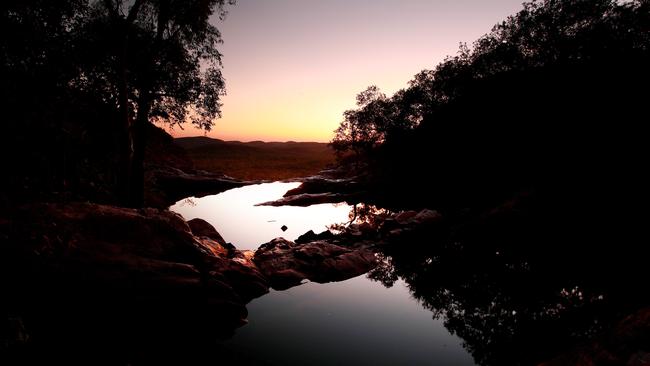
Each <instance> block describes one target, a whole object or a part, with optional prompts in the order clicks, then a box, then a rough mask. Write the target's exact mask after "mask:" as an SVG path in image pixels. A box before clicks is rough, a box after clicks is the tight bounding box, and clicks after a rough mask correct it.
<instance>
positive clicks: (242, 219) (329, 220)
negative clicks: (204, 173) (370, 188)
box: [170, 182, 350, 249]
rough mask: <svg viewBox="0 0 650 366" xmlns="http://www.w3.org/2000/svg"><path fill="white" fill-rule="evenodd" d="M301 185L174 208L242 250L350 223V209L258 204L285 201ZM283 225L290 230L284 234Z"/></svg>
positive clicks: (245, 190) (234, 192)
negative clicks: (206, 225) (286, 195)
mask: <svg viewBox="0 0 650 366" xmlns="http://www.w3.org/2000/svg"><path fill="white" fill-rule="evenodd" d="M299 185H300V183H280V182H276V183H266V184H259V185H252V186H246V187H242V188H236V189H231V190H229V191H226V192H223V193H221V194H217V195H213V196H207V197H203V198H191V199H190V201H191V202H190V201H188V200H182V201H179V202H177V203H176V204H175V205H173V206H172V207H171V208H170V209H171V210H172V211H174V212H177V213H179V214H181V215H183V217H184V218H185V219H186V220H191V219H193V218H197V217H199V218H202V219H204V220H205V221H207V222H209V223H210V224H212V225H213V226H214V227H215V228H216V229H217V231H218V232H219V233H220V234H221V235H222V236H223V238H224V239H225V240H226V241H227V242H231V243H233V244H234V245H235V247H237V248H238V249H257V247H258V246H260V244H263V243H266V242H268V241H270V240H271V239H273V238H277V237H283V238H286V239H289V240H295V239H296V238H298V236H300V235H302V234H304V233H305V232H307V231H309V230H313V231H314V232H316V233H319V232H321V231H323V230H326V229H327V226H328V225H331V224H335V223H342V222H346V221H348V214H349V213H350V206H348V205H346V204H338V205H332V204H323V205H314V206H309V207H290V206H283V207H271V206H255V204H258V203H263V202H267V201H273V200H276V199H278V198H281V197H282V195H284V193H286V192H287V191H288V190H290V189H293V188H296V187H297V186H299ZM282 225H286V226H287V227H288V229H287V231H285V232H283V231H282V230H281V229H280V228H281V227H282Z"/></svg>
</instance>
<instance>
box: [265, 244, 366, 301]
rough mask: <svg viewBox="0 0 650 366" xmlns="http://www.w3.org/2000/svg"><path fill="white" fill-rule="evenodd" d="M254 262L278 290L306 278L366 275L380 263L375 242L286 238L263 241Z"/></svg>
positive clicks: (325, 279) (324, 279)
mask: <svg viewBox="0 0 650 366" xmlns="http://www.w3.org/2000/svg"><path fill="white" fill-rule="evenodd" d="M253 262H254V263H255V264H256V265H257V267H258V268H259V269H260V271H261V272H262V274H264V276H266V278H268V279H269V282H270V284H271V287H273V288H274V289H276V290H284V289H287V288H290V287H293V286H296V285H299V284H301V283H302V281H304V280H310V281H313V282H318V283H326V282H333V281H343V280H346V279H349V278H352V277H356V276H359V275H362V274H364V273H366V272H368V271H369V270H371V269H372V268H374V267H375V266H376V264H377V263H376V258H375V253H374V251H373V249H372V244H371V243H365V242H359V243H354V245H353V246H344V245H342V244H339V243H334V242H330V241H324V240H319V241H312V242H309V243H305V244H296V243H294V242H291V241H288V240H285V239H283V238H276V239H273V240H272V241H270V242H268V243H266V244H262V245H261V246H260V247H259V249H258V250H257V251H256V252H255V256H254V257H253Z"/></svg>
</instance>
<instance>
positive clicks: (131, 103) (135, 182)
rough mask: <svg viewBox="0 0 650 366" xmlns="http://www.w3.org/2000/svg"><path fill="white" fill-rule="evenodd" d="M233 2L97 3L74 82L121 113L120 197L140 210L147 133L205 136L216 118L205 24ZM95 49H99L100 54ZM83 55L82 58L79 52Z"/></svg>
mask: <svg viewBox="0 0 650 366" xmlns="http://www.w3.org/2000/svg"><path fill="white" fill-rule="evenodd" d="M233 3H234V0H210V1H203V0H192V1H175V0H135V1H132V2H125V1H122V0H102V1H94V2H92V3H91V4H90V9H89V15H88V20H87V21H86V22H85V24H84V25H83V28H82V31H83V38H84V39H83V40H85V41H86V42H85V44H84V48H83V49H84V50H85V51H88V52H87V54H88V55H90V57H91V58H90V59H89V60H88V61H87V63H86V66H87V70H83V72H82V73H80V74H79V75H78V77H77V78H76V79H75V80H74V83H75V86H77V87H78V88H81V89H84V90H88V91H90V90H93V89H94V90H102V91H105V93H106V94H105V98H106V99H107V100H111V101H112V102H113V103H114V104H115V106H116V107H117V108H118V109H119V110H120V114H121V118H120V119H121V122H120V125H119V128H120V130H121V131H122V132H121V137H120V146H121V149H120V151H121V166H122V173H121V174H120V177H121V185H120V186H121V190H122V196H123V197H124V198H125V200H126V202H125V203H127V204H129V205H132V206H141V205H142V203H143V177H144V175H143V163H144V152H145V143H146V138H145V131H146V128H147V124H148V123H149V121H151V120H162V121H165V122H168V123H170V124H183V123H185V122H187V121H190V122H191V123H193V124H194V125H196V126H198V127H200V128H203V129H205V130H209V129H210V128H211V127H212V125H213V123H214V119H215V118H216V117H218V116H220V107H221V103H220V101H219V98H220V96H222V95H223V94H224V90H225V89H224V80H223V77H222V74H221V71H220V67H221V54H220V53H219V51H218V50H217V45H218V44H219V43H220V42H221V36H220V33H219V32H218V30H217V29H216V28H215V27H214V25H212V24H210V23H209V19H210V16H211V15H212V14H213V13H214V12H215V11H217V12H218V14H219V17H220V18H223V16H224V15H225V9H224V6H225V5H226V4H233ZM98 44H101V45H103V47H99V48H98V47H97V46H98ZM82 52H83V51H82Z"/></svg>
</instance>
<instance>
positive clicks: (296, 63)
mask: <svg viewBox="0 0 650 366" xmlns="http://www.w3.org/2000/svg"><path fill="white" fill-rule="evenodd" d="M237 2H238V4H237V5H235V6H233V7H230V8H229V14H228V17H227V18H226V20H225V21H224V22H220V21H218V20H216V19H215V24H216V25H217V27H218V28H219V29H220V31H221V32H222V36H223V39H224V44H222V45H221V47H220V51H221V53H222V54H223V55H224V57H223V64H224V70H223V73H224V76H225V79H226V88H227V92H228V95H227V96H226V97H224V98H223V100H222V101H223V104H224V106H223V109H222V111H223V118H221V119H218V120H216V124H215V126H214V128H213V131H211V132H210V133H208V136H210V137H214V138H220V139H224V140H242V141H251V140H264V141H287V140H294V141H321V142H327V141H329V140H330V139H331V138H332V136H333V130H334V129H335V128H336V127H337V126H338V124H339V122H340V121H341V120H342V114H343V112H344V111H345V110H346V109H350V108H353V107H354V102H355V96H356V94H357V93H358V92H360V91H362V90H363V89H365V88H366V87H367V86H369V85H373V84H374V85H377V86H378V87H379V88H381V89H382V91H384V92H385V93H387V94H389V95H390V94H392V93H394V92H395V91H397V90H399V89H400V88H404V87H405V86H406V85H407V82H408V81H409V80H410V79H411V78H412V76H413V75H415V74H416V73H417V72H419V71H420V70H422V69H430V68H433V67H435V65H436V64H438V63H439V62H440V61H442V60H443V59H444V58H445V56H447V55H454V54H456V51H457V50H458V45H459V43H460V42H467V43H468V44H471V42H472V41H474V40H475V39H476V38H478V37H480V36H481V35H483V34H485V33H487V32H489V31H490V29H491V28H492V26H493V25H494V24H496V23H497V22H500V21H502V20H504V19H505V18H506V17H507V16H508V15H511V14H514V13H516V12H517V11H518V10H520V9H521V8H522V5H521V4H522V1H521V0H428V1H426V0H329V1H322V0H273V1H270V0H238V1H237ZM171 133H172V135H174V136H176V137H180V136H197V135H203V132H202V131H199V130H196V129H193V128H191V127H190V126H189V125H185V130H180V129H178V128H175V129H174V130H173V131H171Z"/></svg>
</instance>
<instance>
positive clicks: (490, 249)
mask: <svg viewBox="0 0 650 366" xmlns="http://www.w3.org/2000/svg"><path fill="white" fill-rule="evenodd" d="M547 224H548V222H544V220H540V219H539V217H535V216H532V215H531V216H530V217H528V218H525V219H522V218H521V217H520V216H517V217H516V218H513V217H509V218H506V219H500V220H494V221H492V222H489V223H487V224H486V223H481V224H476V225H474V224H470V225H466V226H464V227H462V228H459V227H452V228H451V229H450V228H449V227H448V226H447V227H446V228H445V229H444V230H439V229H438V230H433V229H432V230H429V231H427V232H424V231H420V232H417V233H411V234H409V235H408V237H405V238H404V237H403V238H401V239H400V241H399V242H397V243H392V244H391V245H389V246H387V247H385V248H384V249H382V253H381V254H380V255H379V257H380V259H382V261H381V265H380V266H378V267H377V268H376V269H374V270H373V271H372V272H370V273H369V274H368V277H369V278H370V279H372V280H376V281H379V282H381V283H383V284H384V285H385V286H387V287H390V286H392V285H393V284H394V282H395V281H396V280H398V279H402V280H403V281H404V282H405V283H406V284H407V286H408V288H409V290H410V292H411V293H412V295H413V296H414V298H416V299H417V300H418V301H420V303H421V304H422V305H423V306H424V307H425V308H427V309H429V310H431V311H432V312H433V313H434V317H440V318H442V319H443V320H444V324H445V326H446V328H447V329H448V330H449V331H450V332H452V333H454V334H456V335H458V336H460V337H461V338H462V339H463V340H464V347H465V348H466V349H467V350H468V351H469V352H470V353H471V354H472V356H473V357H474V359H475V361H476V362H477V363H478V364H480V365H529V364H536V363H539V362H542V361H546V360H549V359H551V358H553V357H554V356H555V355H557V354H559V353H561V352H564V351H566V350H568V349H569V348H571V346H573V345H575V344H577V343H578V342H580V341H581V340H585V339H586V338H588V337H590V336H592V335H594V334H596V333H597V332H599V331H600V330H602V329H607V327H608V325H610V324H611V323H612V322H613V321H615V320H617V319H618V318H620V317H621V315H624V314H626V312H628V311H630V310H633V309H634V306H635V305H633V304H639V301H644V300H642V298H643V296H644V295H641V294H640V292H643V291H639V289H637V291H617V290H619V289H620V286H621V283H622V282H624V281H628V282H629V281H630V279H629V278H626V277H627V275H628V274H629V273H627V274H624V275H623V274H622V275H620V276H618V277H617V275H616V274H614V272H615V271H612V272H611V273H609V271H605V272H606V273H607V274H606V275H603V274H602V273H601V274H599V273H598V272H599V271H600V272H603V267H602V264H603V263H605V262H603V261H602V259H603V258H606V255H605V257H602V258H600V257H599V254H594V253H589V254H585V252H583V251H584V249H585V248H584V247H580V246H578V248H577V249H574V248H572V249H571V250H569V249H567V248H566V247H564V242H563V240H560V239H558V243H555V244H554V243H550V242H549V241H548V240H550V239H551V238H552V237H553V236H554V235H556V234H558V231H557V228H556V229H548V231H549V234H541V232H540V229H541V228H543V227H545V225H547ZM546 228H548V227H546ZM441 231H444V232H445V234H444V235H443V234H441ZM450 233H451V234H450ZM611 266H615V264H610V267H611ZM639 276H641V274H639ZM603 278H607V279H608V280H609V281H602V279H603ZM639 278H642V277H639ZM629 287H632V286H629Z"/></svg>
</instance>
